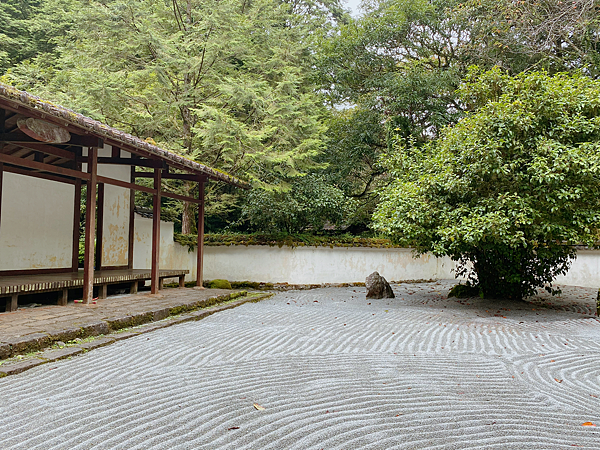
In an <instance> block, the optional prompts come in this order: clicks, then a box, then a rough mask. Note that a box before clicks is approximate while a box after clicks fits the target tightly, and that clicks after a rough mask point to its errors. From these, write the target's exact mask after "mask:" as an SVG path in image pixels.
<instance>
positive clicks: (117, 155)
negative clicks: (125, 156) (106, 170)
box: [111, 145, 121, 158]
mask: <svg viewBox="0 0 600 450" xmlns="http://www.w3.org/2000/svg"><path fill="white" fill-rule="evenodd" d="M111 157H113V158H120V157H121V149H120V148H119V147H117V146H116V145H113V146H112V151H111Z"/></svg>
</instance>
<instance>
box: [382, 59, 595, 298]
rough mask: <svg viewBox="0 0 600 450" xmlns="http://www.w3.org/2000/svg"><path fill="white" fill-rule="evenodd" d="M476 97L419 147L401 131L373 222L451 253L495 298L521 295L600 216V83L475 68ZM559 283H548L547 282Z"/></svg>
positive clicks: (472, 92)
mask: <svg viewBox="0 0 600 450" xmlns="http://www.w3.org/2000/svg"><path fill="white" fill-rule="evenodd" d="M467 81H468V82H467V83H465V84H464V85H463V86H462V87H461V90H460V94H461V96H462V101H463V102H464V104H465V105H470V106H472V107H474V108H476V110H475V112H474V113H472V114H469V115H468V116H467V117H466V118H464V119H463V120H461V121H460V122H459V123H458V124H457V125H456V126H454V127H449V128H447V129H446V130H444V132H443V134H442V136H441V137H440V139H439V140H436V141H433V142H431V143H429V144H427V145H425V146H422V147H414V146H411V145H410V142H408V141H404V140H402V139H399V140H398V144H397V147H396V149H395V150H394V151H393V152H390V153H389V154H388V155H387V156H386V159H385V164H386V165H387V167H388V168H389V170H390V171H391V173H392V175H393V178H394V181H393V183H392V184H391V185H390V186H389V187H388V188H387V189H385V191H384V192H383V193H382V199H383V200H382V202H381V204H380V205H379V207H378V210H377V213H376V215H375V222H376V229H377V230H379V231H382V232H385V233H389V234H390V235H392V236H393V237H394V240H395V242H398V243H401V244H405V245H406V244H412V245H415V246H416V249H417V251H418V252H419V253H425V252H432V253H433V254H435V255H449V256H450V257H451V258H452V259H454V260H456V261H459V263H460V265H459V270H458V273H457V275H463V276H467V277H468V279H469V282H470V284H472V285H477V286H478V287H480V288H481V289H482V292H483V294H484V295H485V296H486V297H497V296H508V297H513V298H522V297H526V296H529V295H532V294H534V292H535V289H536V288H538V287H541V286H544V285H546V284H547V283H551V282H552V280H553V279H554V278H555V277H556V276H557V275H559V274H564V273H565V272H566V271H567V270H568V267H569V264H570V261H571V259H572V258H574V256H575V249H574V247H573V246H574V245H576V244H581V243H583V244H586V245H593V244H594V241H595V239H596V237H597V228H598V224H599V223H600V197H599V196H598V192H599V190H600V118H599V117H600V114H599V113H600V82H598V81H594V80H591V79H590V78H587V77H585V76H583V75H581V74H579V73H576V74H573V75H568V74H557V75H555V76H549V75H547V74H546V73H544V72H533V73H528V74H521V75H518V76H516V77H510V76H508V75H505V74H503V73H502V72H501V71H500V70H498V69H496V70H493V71H490V72H486V73H483V74H479V73H478V72H477V71H476V70H473V71H472V72H471V73H470V75H469V77H468V80H467ZM549 289H550V288H549Z"/></svg>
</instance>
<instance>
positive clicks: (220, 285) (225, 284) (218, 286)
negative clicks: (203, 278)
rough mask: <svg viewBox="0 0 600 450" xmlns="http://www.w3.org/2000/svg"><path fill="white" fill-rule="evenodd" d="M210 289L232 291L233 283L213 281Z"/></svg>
mask: <svg viewBox="0 0 600 450" xmlns="http://www.w3.org/2000/svg"><path fill="white" fill-rule="evenodd" d="M208 288H209V289H231V283H230V282H229V281H227V280H211V281H209V283H208Z"/></svg>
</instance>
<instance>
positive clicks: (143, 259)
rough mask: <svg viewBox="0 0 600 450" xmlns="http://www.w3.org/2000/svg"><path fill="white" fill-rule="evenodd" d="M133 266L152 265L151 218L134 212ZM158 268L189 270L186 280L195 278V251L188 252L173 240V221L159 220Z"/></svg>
mask: <svg viewBox="0 0 600 450" xmlns="http://www.w3.org/2000/svg"><path fill="white" fill-rule="evenodd" d="M134 230H135V233H134V243H133V268H134V269H150V268H151V267H152V219H147V218H145V217H141V216H139V215H137V214H136V216H135V222H134ZM159 268H160V269H184V270H189V274H188V275H186V280H187V281H191V280H195V279H196V251H193V252H189V251H188V248H187V247H184V246H182V245H180V244H178V243H177V242H175V241H174V240H173V223H172V222H164V221H161V222H160V260H159Z"/></svg>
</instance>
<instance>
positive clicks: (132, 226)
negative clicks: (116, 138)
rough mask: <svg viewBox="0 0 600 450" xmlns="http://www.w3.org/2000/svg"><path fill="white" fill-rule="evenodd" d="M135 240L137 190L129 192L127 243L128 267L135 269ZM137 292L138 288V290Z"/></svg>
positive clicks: (133, 177) (132, 177)
mask: <svg viewBox="0 0 600 450" xmlns="http://www.w3.org/2000/svg"><path fill="white" fill-rule="evenodd" d="M131 184H135V167H133V166H132V167H131ZM134 239H135V190H133V189H130V190H129V237H128V241H127V267H128V268H129V269H133V242H134ZM136 286H137V284H136ZM136 292H137V288H136Z"/></svg>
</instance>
